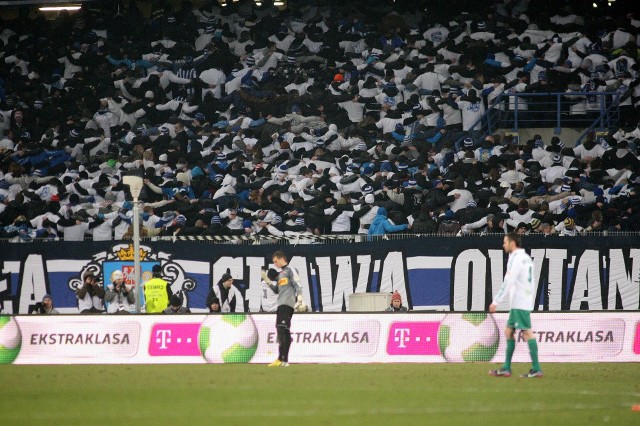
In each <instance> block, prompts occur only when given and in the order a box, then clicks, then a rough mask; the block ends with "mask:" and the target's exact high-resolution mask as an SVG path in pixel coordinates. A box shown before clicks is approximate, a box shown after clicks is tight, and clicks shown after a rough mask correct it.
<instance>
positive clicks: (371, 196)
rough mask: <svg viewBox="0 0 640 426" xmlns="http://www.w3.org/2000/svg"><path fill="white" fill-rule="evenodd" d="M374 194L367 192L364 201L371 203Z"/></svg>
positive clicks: (373, 200) (373, 199)
mask: <svg viewBox="0 0 640 426" xmlns="http://www.w3.org/2000/svg"><path fill="white" fill-rule="evenodd" d="M375 200H376V199H375V196H374V195H373V194H367V195H365V196H364V202H365V203H367V204H373V203H374V202H375Z"/></svg>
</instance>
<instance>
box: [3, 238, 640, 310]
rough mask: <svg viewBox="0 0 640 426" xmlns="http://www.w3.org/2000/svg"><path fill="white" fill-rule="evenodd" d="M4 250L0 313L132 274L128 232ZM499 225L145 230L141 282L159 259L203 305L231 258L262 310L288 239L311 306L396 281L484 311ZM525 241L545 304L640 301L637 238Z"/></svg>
mask: <svg viewBox="0 0 640 426" xmlns="http://www.w3.org/2000/svg"><path fill="white" fill-rule="evenodd" d="M6 247H8V249H7V250H3V251H2V252H1V253H0V303H1V305H0V307H1V308H2V311H1V313H3V314H27V313H31V311H33V310H34V308H35V304H36V302H40V301H41V300H42V297H43V296H44V295H45V294H50V295H51V296H52V298H53V301H54V305H55V307H56V308H57V309H58V310H59V311H60V312H61V313H78V301H77V299H76V296H75V290H76V289H78V288H79V286H81V285H82V277H83V276H84V274H85V273H86V272H88V271H91V272H93V273H94V274H95V275H96V276H97V277H98V278H99V279H102V281H103V282H104V283H105V285H106V284H108V283H109V282H110V280H109V277H110V276H111V273H112V272H113V271H115V270H120V271H122V272H123V274H124V276H125V278H126V280H127V282H128V283H129V284H135V283H134V282H133V258H134V256H133V254H134V252H133V246H132V245H131V244H130V243H129V242H94V243H92V244H86V243H65V242H48V243H37V242H34V243H31V244H11V245H7V246H6ZM501 247H502V237H501V236H484V237H480V236H478V237H467V238H455V237H439V238H420V237H412V238H405V239H390V240H381V241H371V242H369V241H364V242H360V243H358V244H354V243H352V242H350V240H347V241H344V242H337V241H335V242H333V243H332V244H295V243H292V242H290V241H289V242H288V244H283V243H282V242H281V241H280V242H279V241H272V242H271V243H270V244H260V245H235V244H206V243H200V242H196V241H175V242H168V241H145V242H143V243H142V244H141V247H140V249H141V253H140V259H141V268H142V274H141V276H142V282H145V281H146V280H148V279H149V278H150V277H151V269H152V267H153V265H156V264H159V265H161V267H162V275H163V277H164V278H165V279H166V280H167V281H168V282H169V283H170V285H171V289H172V291H173V293H176V294H179V295H180V296H181V297H182V299H183V303H184V305H185V306H187V307H189V308H190V309H191V311H192V312H194V313H203V312H206V311H207V309H206V307H205V300H206V297H207V294H208V293H209V291H210V289H211V287H212V285H214V284H216V283H217V282H218V281H219V280H220V278H221V277H222V275H223V274H224V273H225V272H227V270H229V273H230V274H231V275H232V277H233V278H234V280H235V281H234V286H233V294H234V295H235V297H236V301H237V303H236V309H237V310H238V311H243V312H260V310H261V306H262V297H263V288H262V285H261V278H260V271H261V268H263V267H269V265H270V262H271V255H272V254H273V252H274V251H276V250H284V251H285V252H286V253H287V254H288V255H289V257H290V258H291V262H290V264H291V266H293V267H295V268H296V269H297V270H298V273H299V276H300V282H301V285H302V287H303V290H304V298H305V302H306V304H307V306H309V307H311V308H312V310H313V311H314V312H341V311H348V310H349V296H350V295H351V294H353V293H385V292H386V293H388V292H393V291H398V292H399V293H400V294H401V296H402V300H403V303H404V304H405V306H408V307H409V308H410V309H412V310H432V311H434V310H435V311H485V310H486V309H487V307H488V306H489V304H490V303H491V301H492V299H493V295H494V294H496V293H497V291H498V289H499V287H500V285H501V283H502V278H503V274H504V271H505V268H506V256H505V254H504V253H503V251H502V249H501ZM525 247H526V249H527V250H528V251H529V252H530V254H531V256H532V257H533V260H534V262H535V280H536V282H537V296H536V309H537V310H544V311H547V310H549V311H562V310H566V311H578V310H618V309H624V310H638V309H640V285H639V283H640V239H638V238H637V236H627V237H624V236H620V237H616V238H610V237H603V236H590V237H549V238H544V237H534V236H529V237H527V238H526V239H525Z"/></svg>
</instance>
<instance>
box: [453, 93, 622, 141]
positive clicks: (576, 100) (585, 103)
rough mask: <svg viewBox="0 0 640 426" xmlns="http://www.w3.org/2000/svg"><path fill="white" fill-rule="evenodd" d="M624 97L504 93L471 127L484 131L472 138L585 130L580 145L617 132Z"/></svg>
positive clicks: (619, 95) (593, 94)
mask: <svg viewBox="0 0 640 426" xmlns="http://www.w3.org/2000/svg"><path fill="white" fill-rule="evenodd" d="M621 96H622V93H621V92H549V93H518V92H505V93H502V94H500V95H499V96H497V97H496V98H495V99H494V100H493V101H492V102H491V104H489V105H488V107H487V109H486V111H485V113H484V114H483V116H482V117H481V118H480V119H478V121H476V122H475V123H474V125H472V126H471V127H470V128H472V129H475V128H477V127H480V128H481V129H480V130H477V131H472V132H470V134H471V135H472V136H473V137H474V139H476V140H482V139H483V138H484V137H485V136H487V135H491V134H493V133H495V132H497V131H498V130H500V129H509V130H510V131H511V132H512V133H513V134H515V135H516V136H517V134H518V132H519V130H520V129H521V128H553V129H554V132H555V133H556V134H560V133H561V131H562V129H563V128H574V129H585V130H584V131H583V132H582V134H581V135H580V137H579V139H578V140H577V141H576V145H577V144H580V143H581V142H582V140H583V139H584V138H585V137H586V135H587V134H589V133H590V132H594V133H597V132H606V131H609V130H611V129H617V126H618V122H619V121H620V98H621ZM458 145H459V143H458Z"/></svg>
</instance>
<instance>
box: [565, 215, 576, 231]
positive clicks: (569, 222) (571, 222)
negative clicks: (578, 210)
mask: <svg viewBox="0 0 640 426" xmlns="http://www.w3.org/2000/svg"><path fill="white" fill-rule="evenodd" d="M575 224H576V222H575V221H574V220H573V219H571V218H569V217H568V218H566V219H565V220H564V227H565V228H569V229H571V228H573V227H574V226H575Z"/></svg>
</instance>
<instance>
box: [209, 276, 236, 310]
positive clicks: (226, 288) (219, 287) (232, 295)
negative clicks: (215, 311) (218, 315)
mask: <svg viewBox="0 0 640 426" xmlns="http://www.w3.org/2000/svg"><path fill="white" fill-rule="evenodd" d="M211 292H213V295H214V296H215V298H216V299H218V301H219V304H220V312H222V313H227V312H238V310H237V309H240V311H239V312H242V311H243V308H242V307H238V306H236V301H237V300H236V292H237V290H236V288H235V286H234V285H233V277H232V276H231V274H229V273H228V272H226V273H224V274H222V278H220V281H218V283H217V284H216V285H214V286H213V288H212V289H211ZM209 294H210V295H211V293H209ZM207 300H213V297H211V298H209V297H207ZM207 303H209V302H207Z"/></svg>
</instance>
